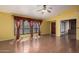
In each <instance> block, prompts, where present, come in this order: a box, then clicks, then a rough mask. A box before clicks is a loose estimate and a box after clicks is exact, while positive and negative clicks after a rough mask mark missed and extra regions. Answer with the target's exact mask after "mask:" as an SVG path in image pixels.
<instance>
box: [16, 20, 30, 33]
mask: <svg viewBox="0 0 79 59" xmlns="http://www.w3.org/2000/svg"><path fill="white" fill-rule="evenodd" d="M15 23H16V21H15ZM16 29H17V27H16V24H15V34H16V31H17V30H16ZM19 32H20V34H27V33H30V25H29V22H28V21H27V20H20V29H19Z"/></svg>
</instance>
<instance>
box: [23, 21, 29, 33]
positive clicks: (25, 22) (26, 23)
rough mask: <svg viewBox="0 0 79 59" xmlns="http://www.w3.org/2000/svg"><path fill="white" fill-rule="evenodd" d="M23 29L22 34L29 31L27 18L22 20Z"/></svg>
mask: <svg viewBox="0 0 79 59" xmlns="http://www.w3.org/2000/svg"><path fill="white" fill-rule="evenodd" d="M23 30H24V34H26V33H30V26H29V22H28V21H27V20H26V21H24V28H23Z"/></svg>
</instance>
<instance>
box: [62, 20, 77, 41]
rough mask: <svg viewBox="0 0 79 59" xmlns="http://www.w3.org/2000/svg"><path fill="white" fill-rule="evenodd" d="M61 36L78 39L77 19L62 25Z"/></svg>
mask: <svg viewBox="0 0 79 59" xmlns="http://www.w3.org/2000/svg"><path fill="white" fill-rule="evenodd" d="M60 32H61V36H68V38H69V39H76V19H70V20H64V21H61V24H60Z"/></svg>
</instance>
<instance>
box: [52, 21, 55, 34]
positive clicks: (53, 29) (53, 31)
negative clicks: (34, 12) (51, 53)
mask: <svg viewBox="0 0 79 59" xmlns="http://www.w3.org/2000/svg"><path fill="white" fill-rule="evenodd" d="M51 34H56V22H52V23H51Z"/></svg>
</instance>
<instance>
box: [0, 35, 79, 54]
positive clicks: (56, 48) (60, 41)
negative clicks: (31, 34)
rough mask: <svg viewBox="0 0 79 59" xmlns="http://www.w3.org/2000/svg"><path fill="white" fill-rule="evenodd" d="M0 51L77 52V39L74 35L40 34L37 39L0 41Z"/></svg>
mask: <svg viewBox="0 0 79 59" xmlns="http://www.w3.org/2000/svg"><path fill="white" fill-rule="evenodd" d="M0 52H1V53H3V52H5V53H15V52H16V53H24V52H30V53H71V52H72V53H74V52H75V53H76V52H79V41H78V40H76V38H75V37H74V35H70V36H68V35H65V36H62V37H52V36H41V37H40V38H39V39H32V38H31V39H30V40H24V41H18V42H14V41H13V40H12V41H0Z"/></svg>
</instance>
